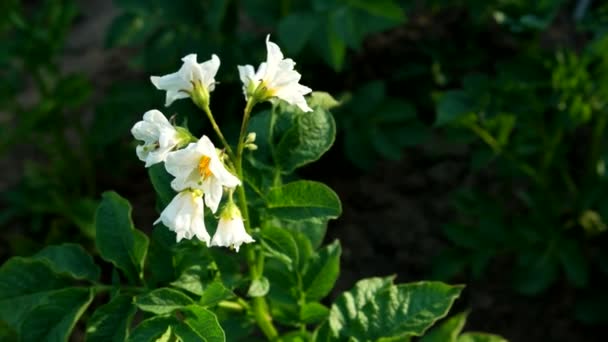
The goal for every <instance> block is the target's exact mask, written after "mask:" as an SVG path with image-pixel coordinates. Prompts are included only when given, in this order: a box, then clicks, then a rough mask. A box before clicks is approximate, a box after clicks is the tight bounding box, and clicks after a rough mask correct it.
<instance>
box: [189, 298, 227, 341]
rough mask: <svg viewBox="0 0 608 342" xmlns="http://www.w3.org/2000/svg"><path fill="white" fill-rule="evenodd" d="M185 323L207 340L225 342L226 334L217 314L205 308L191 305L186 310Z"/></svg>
mask: <svg viewBox="0 0 608 342" xmlns="http://www.w3.org/2000/svg"><path fill="white" fill-rule="evenodd" d="M184 315H185V316H186V318H185V319H184V323H185V324H186V325H188V326H189V327H190V328H191V329H192V330H193V331H194V332H196V333H197V334H198V335H199V336H200V337H201V338H202V339H203V341H205V342H224V341H226V335H225V334H224V330H223V329H222V327H221V326H220V323H219V321H218V320H217V317H216V316H215V314H214V313H213V312H211V311H209V310H207V309H205V308H202V307H200V306H196V305H190V306H188V307H187V308H186V310H185V311H184Z"/></svg>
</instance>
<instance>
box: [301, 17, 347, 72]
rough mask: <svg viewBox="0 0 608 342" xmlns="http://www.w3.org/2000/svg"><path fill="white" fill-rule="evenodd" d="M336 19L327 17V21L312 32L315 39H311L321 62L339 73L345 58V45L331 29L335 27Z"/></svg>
mask: <svg viewBox="0 0 608 342" xmlns="http://www.w3.org/2000/svg"><path fill="white" fill-rule="evenodd" d="M336 21H337V18H335V15H329V16H328V17H327V20H326V21H325V22H323V23H321V25H320V26H319V27H317V29H316V30H315V32H314V36H315V37H317V39H313V40H311V41H310V42H311V43H312V45H313V47H314V49H315V50H316V51H317V53H318V54H319V55H320V57H321V58H323V60H325V62H326V63H327V64H328V65H329V66H330V67H331V68H332V69H333V70H334V71H340V70H342V67H343V66H344V57H345V56H346V43H345V42H344V40H342V39H341V37H340V36H339V35H338V34H337V33H336V31H335V30H334V29H333V28H334V26H335V25H336Z"/></svg>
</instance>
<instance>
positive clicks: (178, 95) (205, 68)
mask: <svg viewBox="0 0 608 342" xmlns="http://www.w3.org/2000/svg"><path fill="white" fill-rule="evenodd" d="M182 62H183V64H182V66H181V68H180V69H179V70H178V71H177V72H174V73H172V74H168V75H165V76H151V77H150V81H152V84H154V86H155V87H156V88H157V89H160V90H166V91H167V96H166V100H165V106H167V107H168V106H169V105H171V104H172V103H173V101H175V100H179V99H184V98H187V97H192V98H193V100H194V99H196V98H199V97H200V98H201V100H206V101H207V102H208V100H209V99H208V97H209V93H210V92H212V91H213V90H214V89H215V75H216V74H217V70H218V69H219V67H220V59H219V58H218V57H217V56H216V55H211V59H210V60H208V61H206V62H203V63H200V64H199V63H198V62H197V61H196V54H189V55H187V56H186V57H184V58H182Z"/></svg>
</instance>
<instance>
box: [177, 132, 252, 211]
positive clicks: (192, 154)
mask: <svg viewBox="0 0 608 342" xmlns="http://www.w3.org/2000/svg"><path fill="white" fill-rule="evenodd" d="M165 168H166V169H167V171H168V172H169V173H170V174H172V175H173V176H175V179H174V180H173V181H172V182H171V186H172V187H173V189H175V191H182V190H184V189H188V188H190V189H200V190H203V193H204V196H205V204H206V205H207V206H208V207H209V208H210V209H211V211H212V212H214V213H215V212H216V211H217V207H218V205H219V204H220V200H221V199H222V192H223V188H222V187H224V186H225V187H227V188H234V187H236V186H238V185H240V184H241V181H240V180H239V179H238V178H236V177H235V176H234V175H233V174H232V173H230V172H229V171H228V170H226V168H225V167H224V164H223V163H222V161H221V160H220V158H219V156H218V153H217V151H216V150H215V146H213V143H212V142H211V140H209V138H207V136H204V135H203V137H202V138H201V139H200V140H199V141H198V142H196V143H191V144H190V145H188V146H187V147H186V148H184V149H182V150H179V151H175V152H171V153H170V154H169V155H168V156H167V160H166V161H165Z"/></svg>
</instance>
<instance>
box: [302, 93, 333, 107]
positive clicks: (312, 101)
mask: <svg viewBox="0 0 608 342" xmlns="http://www.w3.org/2000/svg"><path fill="white" fill-rule="evenodd" d="M307 102H308V105H309V106H310V107H311V108H317V107H319V108H321V109H325V110H330V109H332V108H335V107H338V106H339V105H340V104H341V103H340V102H339V101H337V100H336V99H334V97H333V96H331V94H329V93H326V92H324V91H313V92H312V93H310V95H309V97H308V100H307Z"/></svg>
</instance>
